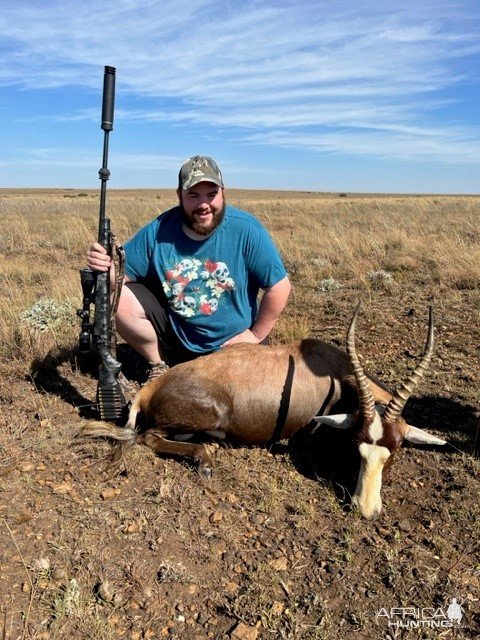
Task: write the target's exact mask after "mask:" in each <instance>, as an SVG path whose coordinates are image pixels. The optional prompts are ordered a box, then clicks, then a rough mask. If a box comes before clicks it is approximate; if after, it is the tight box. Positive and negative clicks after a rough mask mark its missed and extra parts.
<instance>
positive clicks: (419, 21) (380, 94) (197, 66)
mask: <svg viewBox="0 0 480 640" xmlns="http://www.w3.org/2000/svg"><path fill="white" fill-rule="evenodd" d="M399 4H400V6H398V5H399ZM5 5H6V6H3V8H2V12H1V13H0V35H1V36H2V38H3V42H4V44H3V47H2V54H3V55H2V56H0V85H2V84H3V85H6V86H12V85H15V86H18V87H19V88H23V89H25V90H28V89H55V88H58V87H68V86H75V85H80V86H84V87H87V88H89V89H90V90H93V91H95V92H98V91H99V75H100V74H101V70H99V66H100V65H101V64H104V63H105V64H111V65H114V66H116V67H117V68H118V78H117V94H118V96H119V98H120V96H121V102H123V104H124V105H125V104H126V105H127V106H124V107H119V108H118V109H117V114H116V117H117V119H121V118H123V119H125V120H130V121H139V122H141V121H158V122H170V123H172V122H177V123H181V122H185V123H196V124H199V125H203V126H208V127H226V128H230V129H232V134H231V135H232V136H233V137H235V138H237V139H241V140H250V141H253V140H255V141H256V142H257V143H264V144H267V145H273V144H275V145H277V144H280V145H282V146H283V145H288V146H295V147H298V148H300V147H302V146H304V147H306V148H309V149H316V150H329V151H334V150H335V149H337V150H338V151H339V152H345V153H353V154H357V153H369V154H373V155H378V156H380V157H391V158H405V157H409V158H411V157H415V156H418V157H420V158H423V157H427V156H428V157H430V158H432V159H435V158H437V159H439V160H445V159H446V158H449V159H450V160H453V161H473V159H474V157H476V154H478V145H477V144H476V143H474V142H472V141H473V140H476V139H477V134H478V131H476V130H475V129H473V128H471V129H469V127H468V123H465V124H464V125H463V127H460V126H459V124H458V123H456V124H455V127H453V125H450V124H449V123H444V124H443V125H442V126H439V125H438V124H437V122H438V116H437V110H438V108H439V107H440V106H442V107H444V106H445V105H446V104H448V103H449V101H450V105H451V104H453V101H454V100H455V99H456V98H455V96H453V97H449V98H448V99H446V97H445V92H446V91H447V90H451V88H452V87H455V86H456V85H458V86H460V85H461V83H462V82H464V81H465V76H466V75H467V76H468V67H464V66H463V65H462V62H463V61H464V59H465V57H466V56H473V55H477V54H478V53H479V51H480V45H479V42H478V38H477V36H476V34H477V33H478V30H477V28H476V27H477V26H478V19H479V11H478V5H476V4H475V3H470V2H461V1H460V2H454V1H452V2H442V1H441V0H426V1H425V2H423V3H422V4H421V6H420V5H418V4H417V2H413V1H412V0H406V1H405V2H402V3H393V2H388V1H387V2H384V3H379V2H373V1H371V2H362V1H360V2H358V3H351V2H347V1H343V0H331V1H328V2H327V1H320V0H316V1H314V0H296V1H295V0H284V1H282V2H275V1H274V0H270V1H269V0H265V1H264V2H261V3H260V2H257V1H255V0H245V1H244V2H241V1H240V0H231V1H230V2H225V1H221V0H218V1H217V0H163V1H162V2H155V1H153V0H148V1H147V0H142V1H141V0H119V1H117V2H114V3H104V2H99V1H98V0H84V1H83V2H82V3H79V2H76V1H74V0H63V1H62V2H60V1H59V0H54V1H51V2H49V3H44V4H43V3H42V4H40V3H39V4H38V5H34V4H33V3H31V2H30V1H27V0H17V1H16V2H13V1H10V2H6V3H5ZM100 61H101V62H100ZM141 96H143V97H144V98H146V99H147V100H148V104H149V105H150V106H149V107H148V108H146V107H144V108H142V109H139V108H138V106H136V104H138V103H136V104H133V103H131V104H129V100H130V98H131V97H135V98H138V97H141ZM119 101H120V100H119V99H117V105H118V102H119ZM155 103H156V104H157V105H158V106H151V105H155ZM55 117H56V118H62V116H61V115H58V113H57V114H56V116H55ZM68 117H69V118H70V119H75V118H77V119H91V118H92V117H95V118H97V117H98V116H97V114H95V116H93V114H92V111H91V110H84V111H79V112H78V113H76V114H73V116H68ZM325 128H327V130H325ZM252 129H253V130H254V131H253V132H252ZM345 130H348V133H347V134H345ZM459 140H460V144H459V146H456V145H457V142H458V141H459ZM459 150H461V151H459ZM477 157H478V156H477Z"/></svg>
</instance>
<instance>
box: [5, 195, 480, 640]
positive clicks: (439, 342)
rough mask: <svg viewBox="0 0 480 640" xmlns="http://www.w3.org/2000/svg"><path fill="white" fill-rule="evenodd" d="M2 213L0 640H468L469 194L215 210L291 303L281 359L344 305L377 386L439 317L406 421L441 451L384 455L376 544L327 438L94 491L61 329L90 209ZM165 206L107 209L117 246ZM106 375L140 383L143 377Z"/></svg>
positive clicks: (474, 490)
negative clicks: (266, 263) (238, 227)
mask: <svg viewBox="0 0 480 640" xmlns="http://www.w3.org/2000/svg"><path fill="white" fill-rule="evenodd" d="M0 196H1V198H0V216H1V220H2V232H1V234H0V265H1V266H0V317H1V318H2V322H1V324H0V613H1V615H0V636H1V637H2V639H3V638H4V639H5V640H14V639H16V638H38V639H40V638H44V639H47V638H48V639H50V638H58V639H59V640H62V639H63V638H67V637H69V638H75V639H77V638H82V639H83V638H85V640H87V638H88V640H100V639H102V640H103V639H106V640H107V639H108V640H116V639H117V638H126V639H127V638H128V640H131V639H141V638H155V639H156V638H161V637H171V638H181V639H182V640H184V639H186V640H190V639H191V640H202V639H203V640H206V639H209V638H213V639H214V640H217V639H218V640H220V639H223V638H230V637H232V638H233V637H238V636H235V635H232V632H233V629H235V628H238V627H239V626H240V627H241V625H245V626H246V628H247V630H248V633H249V634H250V635H245V636H244V637H245V639H246V640H248V638H252V639H258V640H263V639H266V638H288V639H295V640H296V639H302V640H303V639H306V640H320V639H322V640H323V639H325V640H327V639H332V640H343V639H344V638H349V637H352V638H353V637H355V638H364V639H367V638H368V639H369V640H370V639H377V638H378V639H382V640H384V639H387V638H388V640H394V639H396V638H401V637H402V638H403V637H404V636H403V635H401V633H399V634H397V633H396V631H395V629H394V628H389V627H388V626H387V624H386V621H385V618H384V617H383V618H382V617H379V616H378V615H377V614H378V612H379V611H380V610H381V609H382V608H384V609H385V608H390V607H445V609H446V607H447V606H448V604H449V602H450V601H451V599H452V598H453V597H456V598H458V599H459V601H461V602H462V606H463V611H464V618H463V620H462V625H463V626H462V627H459V628H456V629H454V630H451V631H448V630H447V631H446V632H445V633H452V635H451V636H450V635H445V637H452V638H453V637H454V638H457V639H464V640H471V638H474V637H478V635H479V634H480V609H479V598H480V568H479V563H478V557H479V553H480V545H479V541H480V528H479V527H480V505H479V500H478V495H479V489H480V483H479V470H480V467H479V461H478V454H479V448H480V422H479V416H480V392H479V388H480V386H479V383H480V371H479V362H480V359H479V356H480V353H479V347H480V196H460V195H459V196H434V195H422V196H408V195H375V194H347V193H345V194H338V193H315V192H291V191H282V192H277V191H247V190H235V189H232V190H229V191H228V201H229V202H230V203H231V204H233V205H235V206H238V207H240V208H244V209H246V210H248V211H250V212H252V213H253V214H254V215H256V216H257V217H258V218H259V219H260V220H261V221H262V222H263V223H264V224H265V226H266V227H267V228H268V229H269V231H270V232H271V234H272V236H273V237H274V239H275V241H276V243H277V245H278V246H279V248H280V251H281V253H282V256H283V259H284V261H285V264H286V266H287V268H288V271H289V274H290V277H291V280H292V283H293V287H294V291H293V294H292V296H291V299H290V301H289V304H288V307H287V309H286V311H285V313H284V314H283V315H282V317H281V319H280V320H279V322H278V324H277V327H276V329H275V331H274V335H273V340H274V341H276V342H286V341H290V340H295V339H298V338H303V337H306V336H318V337H319V336H321V337H323V338H324V339H326V340H329V341H333V342H334V343H336V344H338V345H342V346H343V344H344V342H345V333H346V328H347V326H348V322H349V319H350V317H351V315H352V312H353V309H354V307H355V304H356V302H357V301H358V300H359V299H361V300H362V301H363V306H362V314H361V316H360V318H359V322H358V327H357V342H358V349H359V352H360V354H361V356H362V357H363V362H364V363H365V366H366V368H367V369H368V371H369V372H370V373H372V374H374V375H376V376H378V377H379V378H380V379H381V380H382V381H383V382H384V383H386V384H387V385H390V386H392V387H394V386H395V385H397V384H398V383H399V382H400V381H402V380H403V379H404V378H405V377H406V376H407V375H408V373H409V372H410V371H411V370H412V369H413V367H414V365H415V362H416V361H417V358H418V357H419V355H420V354H421V352H422V349H423V344H424V341H425V337H426V321H427V310H428V306H429V305H431V304H432V305H433V306H434V308H435V316H436V347H435V356H434V359H433V361H432V364H431V366H430V369H429V371H428V373H427V374H426V376H425V378H424V380H423V381H422V383H421V385H420V388H418V389H417V390H416V394H417V396H416V397H414V398H412V399H411V400H410V401H409V403H408V405H407V407H406V415H407V417H408V419H409V421H410V422H412V423H413V424H415V425H417V426H419V427H424V428H427V427H428V428H429V429H431V430H432V431H433V432H435V433H437V434H439V435H441V436H442V437H444V438H445V439H446V440H448V442H449V444H448V445H447V447H446V448H445V449H444V450H440V449H438V448H437V449H436V448H431V449H424V450H420V449H415V448H413V447H405V448H404V449H403V450H402V451H401V453H400V454H399V455H398V459H397V460H396V462H395V463H394V465H393V468H392V473H391V482H390V484H388V485H386V486H385V488H384V491H383V495H384V503H385V512H384V513H383V514H382V516H381V518H380V520H379V521H377V522H374V523H368V522H366V521H364V520H361V519H360V518H359V516H358V515H357V514H355V513H353V512H351V511H349V509H348V506H346V505H347V504H348V493H349V484H348V481H349V476H353V475H354V472H353V471H352V469H351V468H347V469H346V470H345V468H344V467H345V461H344V453H343V452H344V450H345V446H346V444H345V439H342V437H341V436H335V435H332V434H329V433H327V434H326V435H325V434H319V435H318V437H317V436H315V437H313V436H311V440H308V441H307V444H305V442H303V444H302V441H301V440H300V442H297V443H293V444H291V445H288V446H287V445H285V446H283V445H282V446H279V447H278V448H277V449H276V450H275V451H274V452H273V455H272V454H271V453H268V452H267V451H265V450H259V449H257V450H253V449H247V448H225V449H220V450H219V451H218V453H217V454H216V455H217V463H216V470H215V471H216V472H215V475H214V478H213V480H212V482H211V483H210V484H209V485H205V484H204V483H203V482H201V481H200V480H199V478H198V476H197V475H196V473H195V471H194V470H192V469H191V468H190V467H189V466H187V465H185V464H183V463H181V462H179V461H176V460H160V459H158V458H155V456H154V455H153V454H152V453H151V452H150V451H148V450H146V449H145V448H142V447H134V448H133V449H132V450H130V451H129V452H126V454H125V464H126V470H125V471H124V473H123V474H122V475H116V476H115V475H114V476H113V477H111V473H110V472H109V470H108V464H107V463H108V461H109V459H110V457H109V456H110V455H111V452H112V447H111V445H110V444H109V443H103V442H100V443H93V444H92V443H88V444H84V443H83V444H82V443H79V442H77V441H75V439H74V438H75V435H76V433H77V432H78V430H79V428H80V426H81V425H82V424H83V423H84V422H85V420H86V419H89V418H91V417H92V411H93V405H94V402H95V390H96V380H95V376H96V372H97V368H96V367H97V365H96V362H95V360H93V359H90V360H88V359H87V360H86V361H82V360H81V359H80V358H79V357H78V355H77V353H76V342H77V338H78V332H79V322H78V319H77V318H76V316H75V310H76V308H77V307H79V306H80V305H81V289H80V283H79V277H78V270H79V269H80V268H82V267H83V266H84V265H85V254H86V250H87V248H88V246H89V245H90V243H91V242H92V241H93V240H94V239H95V237H96V233H97V224H98V222H97V217H98V192H97V191H96V190H95V191H94V190H91V191H90V190H82V189H78V190H77V189H57V190H46V189H39V190H37V189H25V190H12V189H3V190H0ZM174 204H176V201H175V193H174V191H173V190H168V191H167V190H158V191H156V190H138V191H136V190H113V189H111V190H109V191H108V196H107V215H108V216H109V217H110V218H111V222H112V229H113V231H114V232H115V234H116V235H117V238H118V239H119V240H120V241H121V242H122V241H125V240H126V239H127V238H128V237H130V236H131V235H132V234H133V233H134V232H135V231H136V230H137V229H138V228H139V227H140V226H141V225H143V224H144V223H145V222H147V221H148V220H150V219H152V218H153V217H154V216H155V215H157V214H158V213H160V212H161V211H162V210H164V209H166V208H168V207H170V206H173V205H174ZM121 347H125V345H121ZM120 355H121V358H122V361H123V363H124V369H125V371H126V373H127V374H128V375H129V376H130V377H131V378H132V380H133V381H134V383H135V384H139V383H140V382H141V378H140V376H139V374H138V371H141V363H140V364H138V362H137V360H135V357H134V356H133V354H132V353H131V352H129V351H128V349H126V348H123V349H120ZM345 474H346V476H345ZM350 479H351V478H350ZM241 628H243V627H241ZM2 631H3V634H4V635H3V636H2V635H1V634H2ZM245 633H247V631H245ZM412 633H413V634H414V633H415V632H412ZM387 634H390V635H387ZM429 634H430V635H429ZM440 635H441V634H440V631H439V630H438V629H437V630H431V629H430V630H425V629H424V630H423V631H418V635H415V637H419V638H420V637H422V638H423V637H425V638H427V637H428V638H430V637H432V638H437V637H438V638H440ZM240 637H241V636H240ZM409 637H410V636H409ZM412 637H413V636H412ZM442 637H443V635H442Z"/></svg>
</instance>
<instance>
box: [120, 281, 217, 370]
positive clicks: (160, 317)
mask: <svg viewBox="0 0 480 640" xmlns="http://www.w3.org/2000/svg"><path fill="white" fill-rule="evenodd" d="M124 286H125V287H128V288H129V289H130V291H131V292H132V293H133V295H134V296H135V297H136V298H137V300H138V301H139V302H140V304H141V306H142V307H143V309H144V311H145V315H146V316H147V318H148V319H149V320H150V322H151V323H152V325H153V328H154V329H155V333H156V334H157V336H158V343H159V347H160V349H161V351H162V353H163V354H164V357H165V361H166V362H167V364H168V365H169V366H174V365H176V364H179V363H180V362H188V361H189V360H194V359H195V358H198V357H199V356H204V355H206V354H207V353H211V352H202V353H197V352H196V351H190V349H187V348H186V347H185V346H184V345H183V344H182V343H181V342H180V340H179V338H178V337H177V335H176V333H175V332H174V330H173V329H172V325H171V322H170V318H169V317H168V312H167V306H168V303H167V300H166V299H165V297H164V296H163V292H162V293H161V297H157V296H156V295H155V294H154V293H153V291H151V289H148V287H146V286H145V285H144V284H141V283H139V282H127V283H125V284H124Z"/></svg>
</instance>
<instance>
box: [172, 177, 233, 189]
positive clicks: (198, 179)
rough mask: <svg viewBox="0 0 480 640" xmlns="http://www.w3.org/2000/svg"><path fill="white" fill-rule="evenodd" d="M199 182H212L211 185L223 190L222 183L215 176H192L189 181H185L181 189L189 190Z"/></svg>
mask: <svg viewBox="0 0 480 640" xmlns="http://www.w3.org/2000/svg"><path fill="white" fill-rule="evenodd" d="M200 182H212V183H213V184H216V185H217V187H222V189H223V182H222V181H221V180H220V178H217V177H216V176H206V175H202V176H194V177H192V178H190V180H187V181H186V182H185V183H184V184H183V185H182V189H183V190H184V191H187V189H191V188H192V187H194V186H195V185H196V184H199V183H200Z"/></svg>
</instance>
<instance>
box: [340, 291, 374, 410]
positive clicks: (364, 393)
mask: <svg viewBox="0 0 480 640" xmlns="http://www.w3.org/2000/svg"><path fill="white" fill-rule="evenodd" d="M359 311H360V302H359V303H358V304H357V307H356V309H355V313H354V314H353V318H352V321H351V322H350V326H349V328H348V333H347V354H348V357H349V358H350V362H351V364H352V367H353V373H354V374H355V381H356V383H357V391H358V401H359V404H360V411H361V413H362V416H363V417H364V418H373V416H374V414H375V400H374V398H373V394H372V389H371V387H370V383H369V381H368V378H367V376H366V375H365V374H364V372H363V368H362V365H361V364H360V360H359V359H358V355H357V350H356V349H355V325H356V323H357V316H358V312H359Z"/></svg>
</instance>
